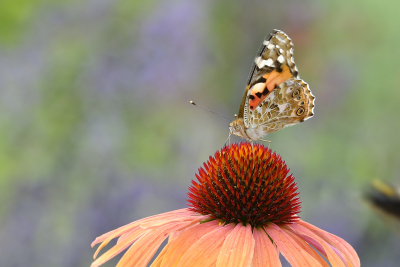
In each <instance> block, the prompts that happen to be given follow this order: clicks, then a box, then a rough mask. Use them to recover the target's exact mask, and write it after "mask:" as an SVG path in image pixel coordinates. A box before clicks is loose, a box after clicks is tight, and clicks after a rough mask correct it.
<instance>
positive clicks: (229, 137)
mask: <svg viewBox="0 0 400 267" xmlns="http://www.w3.org/2000/svg"><path fill="white" fill-rule="evenodd" d="M231 135H232V133H231V132H230V133H229V135H228V138H227V139H226V141H225V144H224V146H226V143H228V142H229V143H228V145H229V146H230V145H231Z"/></svg>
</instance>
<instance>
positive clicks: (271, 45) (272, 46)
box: [267, 44, 275, 49]
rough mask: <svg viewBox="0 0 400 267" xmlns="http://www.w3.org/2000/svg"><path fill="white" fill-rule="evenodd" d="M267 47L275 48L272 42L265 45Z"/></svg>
mask: <svg viewBox="0 0 400 267" xmlns="http://www.w3.org/2000/svg"><path fill="white" fill-rule="evenodd" d="M267 48H268V49H274V48H275V45H273V44H268V45H267Z"/></svg>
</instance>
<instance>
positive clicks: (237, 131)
mask: <svg viewBox="0 0 400 267" xmlns="http://www.w3.org/2000/svg"><path fill="white" fill-rule="evenodd" d="M229 132H230V134H233V135H236V136H239V137H243V138H246V139H249V137H248V136H247V134H246V132H245V127H244V121H243V119H242V118H238V119H236V120H234V121H232V122H231V123H230V124H229Z"/></svg>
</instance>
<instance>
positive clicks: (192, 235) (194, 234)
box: [159, 221, 221, 267]
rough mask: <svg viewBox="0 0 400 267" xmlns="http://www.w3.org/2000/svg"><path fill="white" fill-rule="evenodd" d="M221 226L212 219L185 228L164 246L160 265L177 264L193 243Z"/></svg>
mask: <svg viewBox="0 0 400 267" xmlns="http://www.w3.org/2000/svg"><path fill="white" fill-rule="evenodd" d="M220 227H221V226H220V225H218V222H217V221H211V222H207V223H202V224H197V225H195V226H192V227H190V228H187V229H185V231H183V232H182V233H181V234H180V235H179V236H178V237H177V238H176V239H174V240H172V241H171V243H169V244H168V245H167V246H166V247H165V248H164V250H165V255H164V256H163V258H162V259H161V265H160V266H168V267H169V266H171V267H172V266H177V265H178V263H179V261H180V260H181V258H182V256H183V254H185V252H186V251H187V250H188V249H189V248H190V247H191V246H192V245H193V244H195V243H196V242H197V241H198V240H199V239H200V238H202V237H203V236H204V235H206V234H208V233H210V232H211V231H214V230H215V229H217V228H220ZM164 250H163V251H164ZM159 257H160V256H159Z"/></svg>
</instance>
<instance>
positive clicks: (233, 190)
mask: <svg viewBox="0 0 400 267" xmlns="http://www.w3.org/2000/svg"><path fill="white" fill-rule="evenodd" d="M288 173H289V169H288V168H287V167H286V164H285V162H283V161H282V160H281V158H280V157H279V156H278V155H277V154H275V153H271V151H270V150H269V149H265V148H264V147H263V146H259V145H254V147H252V146H250V145H249V144H240V145H237V144H236V145H233V146H231V147H229V148H223V149H222V150H221V152H219V151H218V152H216V153H215V155H214V158H213V157H210V159H209V161H208V162H207V163H204V168H200V169H199V175H197V174H196V177H197V179H198V181H199V183H196V182H195V181H192V187H190V188H189V190H190V192H191V193H189V194H188V195H189V198H190V199H189V203H190V206H191V208H190V209H189V210H192V211H194V212H197V213H200V214H204V215H209V216H210V217H211V218H213V219H219V220H221V221H223V222H224V223H235V224H238V223H242V224H244V225H246V224H250V225H251V226H252V227H262V226H264V225H266V224H268V223H275V224H284V223H290V222H293V221H296V220H298V217H297V216H296V214H297V213H299V212H300V199H299V198H298V197H297V195H298V194H299V193H297V192H296V190H297V186H296V183H294V177H293V176H292V175H289V176H288Z"/></svg>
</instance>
